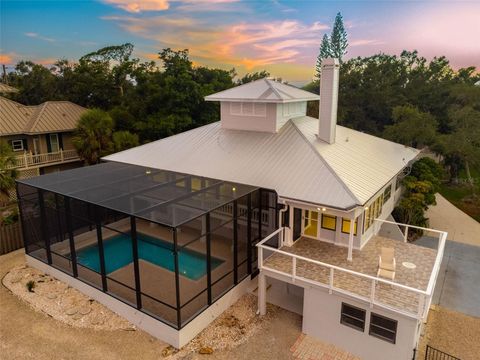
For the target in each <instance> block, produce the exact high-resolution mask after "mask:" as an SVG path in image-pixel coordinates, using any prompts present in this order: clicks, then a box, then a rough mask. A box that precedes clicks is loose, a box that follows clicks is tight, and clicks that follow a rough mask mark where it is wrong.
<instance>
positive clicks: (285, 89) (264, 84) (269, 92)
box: [205, 78, 320, 103]
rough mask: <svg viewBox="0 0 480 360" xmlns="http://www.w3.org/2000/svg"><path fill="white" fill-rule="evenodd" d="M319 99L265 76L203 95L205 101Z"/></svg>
mask: <svg viewBox="0 0 480 360" xmlns="http://www.w3.org/2000/svg"><path fill="white" fill-rule="evenodd" d="M319 99H320V97H319V96H318V95H316V94H313V93H311V92H308V91H305V90H302V89H299V88H297V87H295V86H292V85H288V84H284V83H281V82H278V81H274V80H270V79H266V78H265V79H259V80H256V81H252V82H249V83H246V84H243V85H240V86H236V87H234V88H231V89H227V90H224V91H221V92H218V93H216V94H212V95H208V96H205V100H206V101H233V102H236V101H242V102H267V103H286V102H296V101H309V100H319Z"/></svg>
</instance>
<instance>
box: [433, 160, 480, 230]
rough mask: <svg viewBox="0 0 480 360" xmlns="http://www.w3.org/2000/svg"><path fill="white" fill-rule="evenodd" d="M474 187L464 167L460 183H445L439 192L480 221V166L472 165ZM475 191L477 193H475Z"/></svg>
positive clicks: (459, 175) (459, 177)
mask: <svg viewBox="0 0 480 360" xmlns="http://www.w3.org/2000/svg"><path fill="white" fill-rule="evenodd" d="M470 174H471V176H472V178H473V184H474V188H473V189H472V187H471V186H470V185H469V183H468V181H467V174H466V172H465V170H464V169H462V170H461V171H460V173H459V174H458V184H453V183H443V184H442V185H441V186H440V190H439V193H440V194H442V196H443V197H445V198H446V199H447V200H448V201H450V202H451V203H452V204H453V205H455V206H456V207H457V208H459V209H460V210H462V211H463V212H464V213H466V214H468V215H470V216H471V217H472V218H474V219H475V220H477V221H478V222H480V166H471V169H470ZM474 192H475V195H474Z"/></svg>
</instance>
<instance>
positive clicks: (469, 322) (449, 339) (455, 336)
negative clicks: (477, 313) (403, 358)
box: [417, 306, 480, 360]
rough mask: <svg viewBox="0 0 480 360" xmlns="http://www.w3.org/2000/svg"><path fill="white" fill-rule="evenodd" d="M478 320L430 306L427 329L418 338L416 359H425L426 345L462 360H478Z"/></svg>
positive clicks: (479, 323) (479, 329) (479, 320)
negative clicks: (418, 344)
mask: <svg viewBox="0 0 480 360" xmlns="http://www.w3.org/2000/svg"><path fill="white" fill-rule="evenodd" d="M479 338H480V318H477V317H473V316H467V315H464V314H462V313H459V312H456V311H452V310H448V309H445V308H443V307H440V306H432V308H431V309H430V313H429V314H428V322H427V327H426V329H425V332H424V335H423V336H422V337H421V338H420V346H419V352H418V356H417V359H424V358H425V348H426V346H427V344H428V345H430V346H432V347H434V348H436V349H438V350H441V351H444V352H446V353H448V354H450V355H453V356H456V357H458V358H460V359H462V360H478V354H480V342H479V341H478V339H479Z"/></svg>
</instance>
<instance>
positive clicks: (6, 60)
mask: <svg viewBox="0 0 480 360" xmlns="http://www.w3.org/2000/svg"><path fill="white" fill-rule="evenodd" d="M0 63H1V64H11V63H13V56H11V55H8V54H0Z"/></svg>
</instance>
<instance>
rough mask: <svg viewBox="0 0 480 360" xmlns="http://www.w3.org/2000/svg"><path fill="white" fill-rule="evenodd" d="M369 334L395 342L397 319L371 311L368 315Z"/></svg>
mask: <svg viewBox="0 0 480 360" xmlns="http://www.w3.org/2000/svg"><path fill="white" fill-rule="evenodd" d="M368 333H369V334H370V335H372V336H375V337H377V338H379V339H382V340H385V341H388V342H391V343H392V344H395V340H396V338H397V320H393V319H389V318H387V317H385V316H382V315H378V314H375V313H372V314H371V315H370V330H369V332H368Z"/></svg>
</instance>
